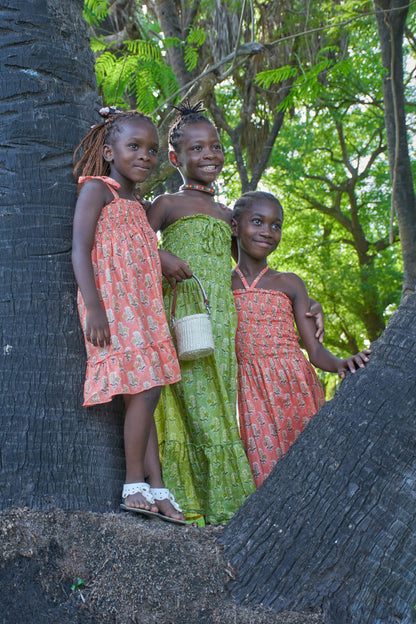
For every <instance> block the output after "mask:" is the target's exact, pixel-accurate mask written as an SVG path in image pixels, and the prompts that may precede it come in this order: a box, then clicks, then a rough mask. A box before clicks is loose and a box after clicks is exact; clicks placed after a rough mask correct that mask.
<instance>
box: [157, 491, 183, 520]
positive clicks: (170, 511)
mask: <svg viewBox="0 0 416 624" xmlns="http://www.w3.org/2000/svg"><path fill="white" fill-rule="evenodd" d="M150 492H151V494H152V496H153V498H154V500H155V503H156V505H157V507H158V509H159V517H160V518H162V519H163V520H166V521H167V522H174V523H175V524H186V518H185V516H184V514H183V513H182V511H181V508H180V507H179V505H178V503H177V502H176V501H175V498H174V496H173V494H172V493H171V492H170V491H169V490H168V489H167V488H151V489H150Z"/></svg>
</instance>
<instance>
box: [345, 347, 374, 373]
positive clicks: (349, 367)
mask: <svg viewBox="0 0 416 624" xmlns="http://www.w3.org/2000/svg"><path fill="white" fill-rule="evenodd" d="M370 353H371V349H363V350H362V351H360V352H359V353H357V354H356V355H351V356H350V357H348V358H345V360H342V361H341V366H340V367H339V369H338V371H337V372H338V375H339V376H340V377H341V379H344V378H345V372H346V371H350V372H351V373H355V371H356V370H357V368H364V367H365V364H366V362H369V361H370V360H369V358H368V357H367V354H370Z"/></svg>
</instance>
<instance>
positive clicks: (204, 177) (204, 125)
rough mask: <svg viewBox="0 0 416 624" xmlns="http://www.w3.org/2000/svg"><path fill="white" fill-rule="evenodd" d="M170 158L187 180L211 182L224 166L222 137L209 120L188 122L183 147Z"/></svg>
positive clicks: (193, 182) (188, 181) (182, 140)
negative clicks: (220, 137)
mask: <svg viewBox="0 0 416 624" xmlns="http://www.w3.org/2000/svg"><path fill="white" fill-rule="evenodd" d="M169 158H170V161H171V163H172V164H173V166H174V167H177V168H178V169H179V171H180V173H181V174H182V177H183V179H184V182H185V183H186V184H203V185H205V186H210V185H211V184H212V183H213V182H214V181H215V179H216V178H217V177H218V175H219V173H220V172H221V170H222V168H223V166H224V153H223V151H222V145H221V141H220V139H219V136H218V132H217V131H216V129H215V128H214V126H213V125H212V124H211V123H210V122H209V121H206V122H205V121H200V122H198V123H194V124H190V125H188V126H186V127H185V128H184V129H183V134H182V139H181V143H180V147H179V149H178V150H177V151H171V152H170V153H169Z"/></svg>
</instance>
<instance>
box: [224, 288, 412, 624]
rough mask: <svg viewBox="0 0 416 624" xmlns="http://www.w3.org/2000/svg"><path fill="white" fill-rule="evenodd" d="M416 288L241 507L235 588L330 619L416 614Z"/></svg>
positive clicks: (381, 619)
mask: <svg viewBox="0 0 416 624" xmlns="http://www.w3.org/2000/svg"><path fill="white" fill-rule="evenodd" d="M415 315H416V295H409V296H408V297H407V298H405V299H404V301H403V302H402V304H401V305H400V307H399V309H398V311H397V312H396V314H395V315H394V316H393V317H392V319H391V320H390V322H389V324H388V327H387V329H386V330H385V332H384V333H383V334H382V336H381V337H380V338H379V339H378V340H377V342H376V343H374V345H373V353H372V355H371V361H370V363H369V364H368V365H367V367H366V368H365V369H364V370H361V371H359V372H357V373H356V374H355V375H351V374H349V375H348V377H347V379H346V380H345V381H344V382H343V383H342V385H341V388H340V390H339V391H338V392H337V394H336V396H335V398H334V399H333V400H332V401H330V402H329V403H327V404H326V405H325V406H324V407H323V409H322V410H321V411H320V412H319V413H318V414H317V415H316V416H315V417H314V418H313V419H312V421H311V422H310V423H309V424H308V426H307V427H306V429H305V431H304V433H303V434H302V435H301V436H300V437H299V438H298V440H297V441H296V442H295V444H294V445H293V446H292V447H291V449H290V450H289V452H288V453H287V455H286V456H285V457H284V458H283V459H282V460H281V461H280V462H279V463H278V464H277V466H276V468H275V469H274V471H273V472H272V474H271V475H270V477H269V478H268V479H266V481H265V482H264V484H263V486H262V487H260V488H259V489H258V490H257V491H256V492H255V493H254V495H253V496H251V497H250V498H249V499H248V500H247V501H246V503H245V504H244V505H243V507H242V508H241V509H240V511H239V512H238V514H237V515H236V516H235V517H234V518H233V519H232V520H231V521H230V522H229V523H228V524H227V526H226V528H225V531H224V536H223V538H222V540H221V541H222V542H223V544H224V546H225V552H226V555H227V556H228V557H229V558H230V561H231V564H232V566H233V568H234V569H235V572H236V577H235V580H234V581H233V582H232V583H231V586H230V587H231V591H232V593H233V595H234V597H235V598H236V599H237V600H238V601H239V602H242V603H243V604H259V603H261V604H263V605H264V606H268V607H273V608H274V609H275V610H276V611H283V610H285V609H294V610H301V609H305V610H307V609H312V610H313V609H315V608H318V607H322V609H323V613H324V619H325V622H326V623H327V624H347V623H348V624H367V623H368V624H369V623H371V624H399V623H400V624H410V623H411V622H415V621H416V611H415V609H414V604H415V602H416V566H415V561H416V529H415V522H414V514H415V501H416V436H415V416H416V392H415V388H416V372H415V361H416V324H415V322H414V319H415Z"/></svg>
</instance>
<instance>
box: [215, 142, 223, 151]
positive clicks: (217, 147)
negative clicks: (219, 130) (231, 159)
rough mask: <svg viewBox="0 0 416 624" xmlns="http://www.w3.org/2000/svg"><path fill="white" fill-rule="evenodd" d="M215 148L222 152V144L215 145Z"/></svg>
mask: <svg viewBox="0 0 416 624" xmlns="http://www.w3.org/2000/svg"><path fill="white" fill-rule="evenodd" d="M214 150H219V151H220V152H222V145H221V144H218V145H214Z"/></svg>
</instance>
